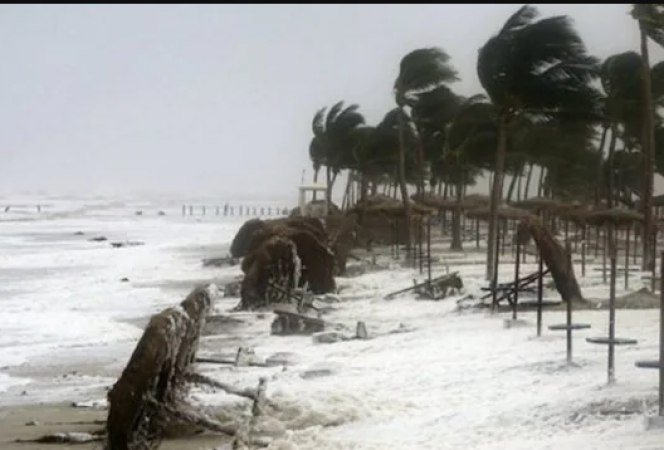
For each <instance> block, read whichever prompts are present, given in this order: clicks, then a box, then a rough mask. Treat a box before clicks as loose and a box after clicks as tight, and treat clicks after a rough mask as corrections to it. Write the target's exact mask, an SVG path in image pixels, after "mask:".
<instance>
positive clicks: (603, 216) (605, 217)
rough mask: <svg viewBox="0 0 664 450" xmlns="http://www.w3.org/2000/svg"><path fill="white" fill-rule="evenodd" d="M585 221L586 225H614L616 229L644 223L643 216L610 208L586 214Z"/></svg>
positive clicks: (625, 210)
mask: <svg viewBox="0 0 664 450" xmlns="http://www.w3.org/2000/svg"><path fill="white" fill-rule="evenodd" d="M584 220H585V222H586V223H588V224H590V225H593V226H597V227H603V226H607V225H613V226H614V227H616V228H622V227H629V226H631V225H633V224H634V223H638V222H642V221H643V215H642V214H639V213H638V212H636V211H630V210H627V209H619V208H608V209H599V210H595V211H589V212H587V213H586V214H585V217H584Z"/></svg>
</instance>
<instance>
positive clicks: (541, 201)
mask: <svg viewBox="0 0 664 450" xmlns="http://www.w3.org/2000/svg"><path fill="white" fill-rule="evenodd" d="M561 204H562V202H561V201H560V200H556V199H553V198H547V197H533V198H527V199H525V200H521V201H520V202H512V203H511V205H512V206H514V207H516V208H520V209H525V210H528V211H532V212H539V211H554V210H556V209H558V208H559V207H560V205H561Z"/></svg>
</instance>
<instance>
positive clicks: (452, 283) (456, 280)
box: [384, 272, 463, 300]
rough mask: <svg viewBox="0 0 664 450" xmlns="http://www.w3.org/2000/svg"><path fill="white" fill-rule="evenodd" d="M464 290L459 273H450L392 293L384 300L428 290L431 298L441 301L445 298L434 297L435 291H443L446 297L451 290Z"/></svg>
mask: <svg viewBox="0 0 664 450" xmlns="http://www.w3.org/2000/svg"><path fill="white" fill-rule="evenodd" d="M462 288H463V282H462V281H461V278H460V277H459V272H452V273H448V274H445V275H441V276H439V277H436V278H432V279H431V280H426V281H423V282H422V283H415V284H413V286H410V287H407V288H404V289H400V290H398V291H394V292H390V293H389V294H387V295H386V296H385V297H384V299H385V300H391V299H393V298H395V297H397V296H398V295H401V294H405V293H408V292H420V293H421V292H422V290H423V289H426V290H428V291H429V292H430V293H431V294H430V295H431V297H430V298H433V299H436V300H439V299H441V298H444V297H434V296H433V293H434V292H435V291H434V289H438V290H441V292H444V294H445V295H446V294H447V292H448V291H449V289H457V290H460V289H462Z"/></svg>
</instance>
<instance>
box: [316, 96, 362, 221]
mask: <svg viewBox="0 0 664 450" xmlns="http://www.w3.org/2000/svg"><path fill="white" fill-rule="evenodd" d="M358 109H359V106H358V105H350V106H345V105H344V102H342V101H341V102H337V103H335V104H334V105H333V106H332V107H331V108H330V110H329V111H328V110H327V108H322V109H320V110H318V111H317V112H316V114H315V115H314V119H313V122H312V129H313V133H314V137H313V139H312V141H311V143H310V144H309V156H310V158H311V160H312V162H313V165H314V171H315V173H316V174H317V173H318V170H320V167H321V165H325V173H326V182H327V189H326V191H325V202H326V205H327V210H328V211H329V209H330V203H332V187H333V186H334V182H335V180H336V177H337V174H338V173H339V171H340V170H341V169H343V168H345V165H347V163H348V160H349V159H350V158H351V155H352V149H353V147H354V145H355V142H354V139H355V137H356V134H355V130H356V129H357V128H358V127H361V126H362V125H364V122H365V120H364V116H363V115H362V114H361V113H360V112H359V111H358ZM326 112H327V114H326Z"/></svg>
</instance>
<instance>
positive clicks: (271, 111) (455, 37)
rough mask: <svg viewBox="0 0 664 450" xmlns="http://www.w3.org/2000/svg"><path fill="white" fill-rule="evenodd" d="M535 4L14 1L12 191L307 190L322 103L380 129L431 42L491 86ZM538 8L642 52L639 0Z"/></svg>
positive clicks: (595, 44)
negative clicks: (514, 28)
mask: <svg viewBox="0 0 664 450" xmlns="http://www.w3.org/2000/svg"><path fill="white" fill-rule="evenodd" d="M520 6H521V4H510V5H459V4H453V5H2V6H1V7H0V11H1V12H2V14H0V42H2V45H0V58H2V61H3V65H2V67H1V68H0V75H1V76H2V79H3V81H4V82H3V83H2V85H1V86H0V99H1V100H2V105H3V110H2V114H1V115H0V149H1V152H2V158H1V160H0V161H1V164H0V193H5V194H6V193H12V192H22V191H31V192H39V191H41V192H47V193H54V194H59V193H88V194H90V193H99V194H112V193H117V194H122V193H136V192H151V193H154V194H155V195H156V194H157V193H160V192H163V193H164V194H167V193H173V194H178V195H206V196H219V197H220V198H223V197H224V196H225V197H227V198H229V197H232V196H237V197H242V198H261V197H264V198H275V199H276V198H292V199H295V198H296V195H297V194H296V186H297V185H298V184H299V183H300V180H301V177H302V170H303V169H306V170H307V174H308V175H307V178H309V177H311V173H312V170H311V163H310V161H309V157H308V146H309V141H310V139H311V119H312V117H313V114H314V113H315V111H316V110H317V109H319V108H320V107H322V106H329V105H332V104H333V103H335V102H336V101H339V100H344V101H346V102H348V103H358V104H359V105H360V107H361V111H362V112H363V113H364V114H365V115H366V117H367V120H368V122H369V123H376V122H377V121H378V120H380V118H381V117H382V116H383V115H384V114H385V112H387V111H388V110H389V109H390V108H391V107H392V106H393V98H392V95H391V93H392V84H393V82H394V78H395V76H396V74H397V70H398V64H399V61H400V59H401V57H403V56H404V55H405V54H406V53H407V52H408V51H410V50H413V49H415V48H418V47H429V46H439V47H441V48H443V49H444V50H445V51H447V52H448V53H449V54H450V55H451V56H452V61H453V63H454V65H455V66H456V67H457V69H458V70H459V72H460V75H461V78H462V80H461V81H460V82H458V83H456V84H455V85H454V86H453V89H455V90H456V91H457V92H459V93H462V94H466V95H470V94H475V93H479V92H482V89H481V86H480V85H479V82H478V81H477V75H476V73H475V63H476V57H477V50H478V49H479V48H480V47H481V45H482V44H483V43H484V42H485V41H486V40H487V39H488V38H489V37H490V36H491V35H492V34H493V33H495V32H496V31H497V30H498V29H499V28H500V27H501V26H502V24H503V23H504V21H505V20H506V19H507V17H508V16H509V15H510V14H511V13H513V12H514V11H515V10H516V9H517V8H518V7H520ZM536 6H537V7H538V8H539V9H540V11H541V13H542V16H548V15H552V14H568V15H569V16H570V17H572V18H573V19H574V21H575V24H576V26H577V28H578V30H579V31H580V33H581V35H582V36H583V38H584V40H585V41H586V44H587V46H588V48H589V51H590V52H591V53H593V54H595V55H597V56H599V57H601V58H605V57H606V56H608V55H610V54H612V53H617V52H621V51H626V50H630V49H631V50H636V51H638V49H639V45H638V44H639V40H638V27H637V25H636V23H635V22H634V21H633V20H632V18H631V17H630V16H629V15H628V11H629V5H627V4H619V5H590V4H582V5H536ZM607 30H608V32H607ZM651 48H652V57H653V63H654V62H655V61H656V60H659V59H661V57H662V54H663V52H662V51H661V49H659V48H657V47H655V46H652V47H651ZM341 181H342V180H340V183H339V184H338V185H337V189H335V190H336V191H337V193H339V190H340V189H342V188H343V186H342V185H341ZM660 181H661V180H658V182H657V187H658V189H657V190H658V191H660V190H661V188H662V183H660ZM478 188H479V189H481V190H486V189H487V186H486V183H485V182H483V183H482V184H481V185H480V186H479V187H478Z"/></svg>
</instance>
